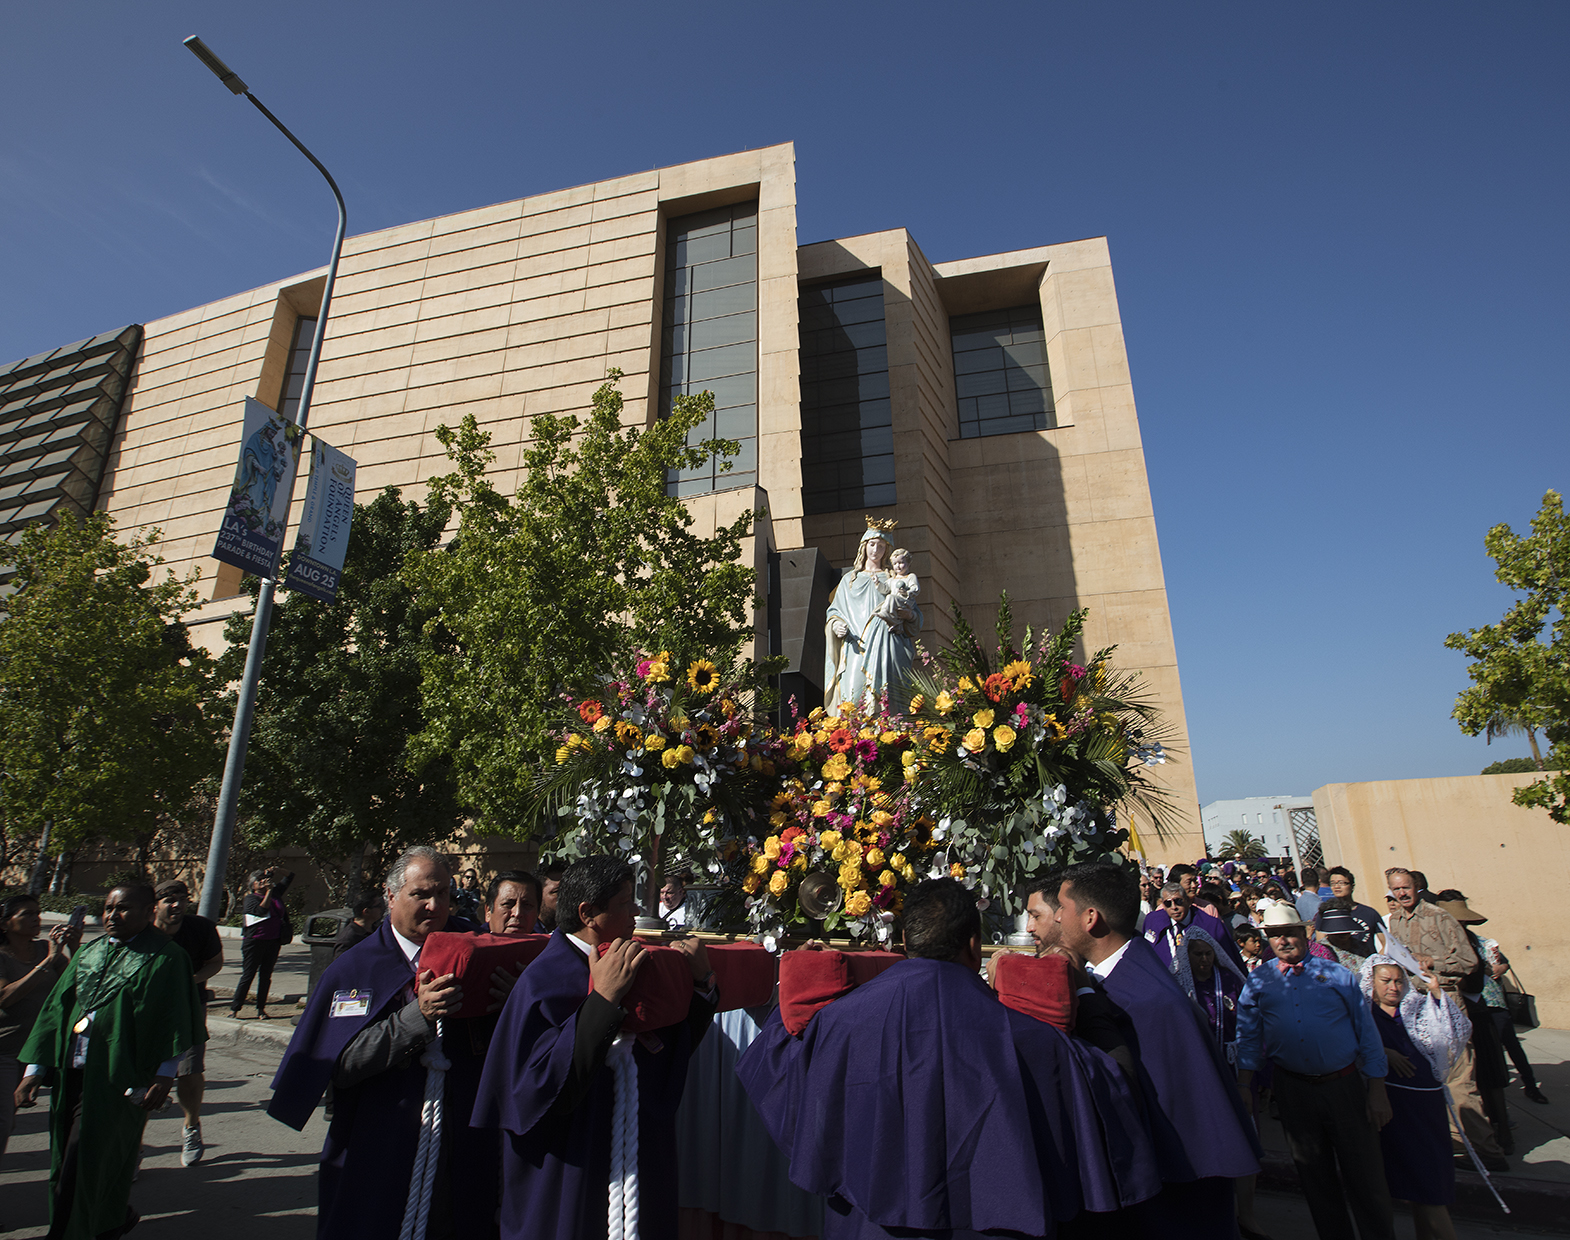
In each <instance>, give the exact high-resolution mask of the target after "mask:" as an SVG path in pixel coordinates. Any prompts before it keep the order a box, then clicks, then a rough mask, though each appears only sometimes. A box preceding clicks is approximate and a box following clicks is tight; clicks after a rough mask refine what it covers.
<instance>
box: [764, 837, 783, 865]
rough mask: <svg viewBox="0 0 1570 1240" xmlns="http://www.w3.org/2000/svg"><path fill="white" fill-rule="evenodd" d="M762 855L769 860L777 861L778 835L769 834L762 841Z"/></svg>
mask: <svg viewBox="0 0 1570 1240" xmlns="http://www.w3.org/2000/svg"><path fill="white" fill-rule="evenodd" d="M763 855H764V856H765V857H767V858H768V859H769V860H770V861H778V860H779V856H780V837H779V836H777V835H771V836H769V838H768V839H766V840H764V841H763Z"/></svg>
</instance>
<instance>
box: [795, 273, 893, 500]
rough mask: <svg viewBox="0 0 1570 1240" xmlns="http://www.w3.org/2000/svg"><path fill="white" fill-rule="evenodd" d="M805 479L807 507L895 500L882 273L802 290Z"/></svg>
mask: <svg viewBox="0 0 1570 1240" xmlns="http://www.w3.org/2000/svg"><path fill="white" fill-rule="evenodd" d="M800 305H801V452H802V460H801V485H802V508H803V510H804V511H805V512H806V513H807V514H808V515H811V514H813V513H820V512H846V511H850V510H853V509H861V508H878V507H882V506H884V505H887V504H892V503H894V417H893V413H892V410H891V408H890V405H889V351H888V342H887V337H886V336H885V334H884V326H883V279H882V277H881V276H872V277H870V278H869V277H867V276H858V277H856V278H855V279H851V280H840V281H837V282H836V283H833V284H817V285H813V286H812V287H810V288H804V289H802V290H801V299H800Z"/></svg>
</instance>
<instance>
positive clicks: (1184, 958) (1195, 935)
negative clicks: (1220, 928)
mask: <svg viewBox="0 0 1570 1240" xmlns="http://www.w3.org/2000/svg"><path fill="white" fill-rule="evenodd" d="M1190 943H1208V944H1209V945H1210V950H1211V951H1212V952H1213V953H1214V954H1215V957H1216V968H1218V969H1225V970H1227V972H1229V973H1231V974H1232V975H1233V976H1235V977H1236V978H1237V980H1238V981H1239V982H1247V981H1248V977H1247V976H1246V975H1245V974H1244V972H1243V971H1242V970H1241V969H1239V968H1238V967H1237V965H1235V964H1233V963H1232V957H1231V956H1229V955H1227V954H1226V952H1224V951H1222V950H1221V944H1219V943H1217V942H1216V940H1215V939H1214V938H1213V937H1211V935H1210V932H1209V931H1207V930H1200V929H1198V928H1197V927H1195V926H1190V927H1189V928H1188V929H1187V930H1185V931H1183V942H1182V943H1181V944H1180V945H1179V946H1178V947H1176V948H1174V949H1173V952H1172V972H1173V974H1174V975H1175V976H1176V977H1177V980H1178V985H1179V986H1181V987H1182V988H1183V990H1184V991H1185V992H1186V993H1187V995H1188V997H1189V998H1190V999H1195V1000H1197V999H1198V998H1199V992H1198V991H1196V990H1195V989H1194V969H1193V966H1192V965H1190V964H1189V962H1188V947H1189V944H1190Z"/></svg>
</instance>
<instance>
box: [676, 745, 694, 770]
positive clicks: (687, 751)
mask: <svg viewBox="0 0 1570 1240" xmlns="http://www.w3.org/2000/svg"><path fill="white" fill-rule="evenodd" d="M693 757H694V753H693V748H692V746H691V745H678V746H677V747H676V760H677V761H678V762H680V763H681V764H682V765H683V766H691V765H692V759H693Z"/></svg>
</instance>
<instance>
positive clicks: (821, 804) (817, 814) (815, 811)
mask: <svg viewBox="0 0 1570 1240" xmlns="http://www.w3.org/2000/svg"><path fill="white" fill-rule="evenodd" d="M833 808H834V807H833V806H832V805H830V804H829V803H828V801H827V800H823V801H814V802H813V803H812V816H813V817H814V818H827V817H828V815H829V811H830V810H832V809H833Z"/></svg>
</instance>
